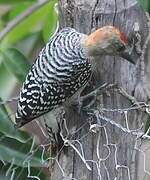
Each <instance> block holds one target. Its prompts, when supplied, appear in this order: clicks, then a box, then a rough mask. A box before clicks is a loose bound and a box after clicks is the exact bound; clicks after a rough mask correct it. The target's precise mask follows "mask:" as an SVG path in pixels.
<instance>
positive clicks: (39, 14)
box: [1, 2, 51, 48]
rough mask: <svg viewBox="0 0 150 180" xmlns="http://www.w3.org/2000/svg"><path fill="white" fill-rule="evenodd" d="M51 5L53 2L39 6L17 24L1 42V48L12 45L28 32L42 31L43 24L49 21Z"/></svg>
mask: <svg viewBox="0 0 150 180" xmlns="http://www.w3.org/2000/svg"><path fill="white" fill-rule="evenodd" d="M50 5H51V2H50V3H48V4H46V5H44V6H43V7H41V8H39V9H38V10H37V11H35V12H33V13H32V14H31V15H30V16H28V17H27V18H26V19H24V20H23V21H22V22H21V23H19V24H17V26H16V27H15V28H13V29H12V30H11V31H10V32H9V33H8V34H7V36H6V37H5V38H4V40H3V41H2V42H1V48H6V47H8V46H9V47H10V44H12V43H15V42H17V41H19V40H20V39H22V38H23V37H25V36H26V35H27V34H28V33H31V32H37V31H40V30H41V29H42V27H43V25H44V24H45V23H47V16H48V14H49V6H50Z"/></svg>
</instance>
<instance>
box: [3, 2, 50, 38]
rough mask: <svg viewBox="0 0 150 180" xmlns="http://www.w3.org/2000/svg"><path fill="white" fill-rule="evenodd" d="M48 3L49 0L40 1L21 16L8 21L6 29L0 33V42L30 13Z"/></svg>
mask: <svg viewBox="0 0 150 180" xmlns="http://www.w3.org/2000/svg"><path fill="white" fill-rule="evenodd" d="M48 2H50V0H43V1H40V2H38V3H36V4H34V5H33V6H31V7H30V8H29V9H27V10H26V11H24V12H23V13H22V14H20V15H19V16H18V17H16V18H15V19H14V20H12V21H10V22H9V23H8V25H7V26H6V28H4V29H3V31H1V32H0V41H2V40H3V39H4V37H5V36H6V35H7V34H8V32H9V31H11V30H12V29H13V28H14V27H15V26H16V25H17V24H19V23H21V21H22V20H24V19H25V18H27V17H28V16H29V15H30V14H31V13H33V12H34V11H36V10H37V9H38V8H40V7H41V6H43V5H45V4H46V3H48Z"/></svg>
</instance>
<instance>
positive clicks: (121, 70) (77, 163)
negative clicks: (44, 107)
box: [52, 0, 150, 180]
mask: <svg viewBox="0 0 150 180" xmlns="http://www.w3.org/2000/svg"><path fill="white" fill-rule="evenodd" d="M59 8H60V27H61V28H63V27H74V28H75V29H77V30H78V31H79V32H82V33H86V34H89V33H90V32H91V31H93V30H95V29H97V28H99V27H101V26H104V25H114V26H116V27H118V28H120V29H122V30H123V31H124V32H125V34H126V35H127V37H128V39H129V40H130V39H131V38H132V36H133V25H134V23H135V22H138V23H139V25H140V33H141V35H142V40H143V41H144V40H145V38H146V36H147V19H146V16H145V13H144V11H143V9H141V7H140V6H139V5H138V3H137V1H136V0H60V1H59ZM145 56H146V57H145V64H146V67H147V68H146V72H145V76H146V77H147V78H148V77H149V76H150V72H149V71H148V67H149V62H148V58H147V57H148V53H147V54H146V55H145ZM110 59H111V60H110ZM140 71H141V70H140V63H139V60H137V64H136V65H135V66H134V65H132V64H130V63H128V62H127V61H125V60H119V57H105V58H102V59H101V61H100V63H99V65H98V67H97V70H96V72H95V73H94V75H93V79H92V83H91V84H90V87H92V88H95V87H99V86H100V85H102V84H103V83H105V82H107V83H113V84H117V85H119V86H121V87H123V88H124V90H126V91H127V92H128V94H130V95H132V96H135V97H136V99H137V100H138V101H140V102H141V101H146V100H147V95H146V93H145V91H144V90H143V84H142V81H141V75H140ZM100 105H101V106H102V107H105V108H125V107H130V106H131V105H132V103H131V101H130V100H128V99H127V98H126V97H124V96H122V95H120V94H119V93H117V92H113V91H111V92H110V95H109V96H108V95H106V94H103V95H102V96H101V97H100V98H99V101H98V103H97V106H99V107H100ZM105 115H107V117H109V118H110V119H113V120H115V121H116V122H117V123H119V124H121V125H123V126H126V125H125V118H124V114H123V113H122V114H121V113H107V114H105ZM127 115H128V123H129V128H130V129H138V128H139V127H140V126H141V124H142V122H144V123H145V120H146V119H147V115H146V114H145V113H144V112H142V111H131V112H129V113H128V114H127ZM87 119H88V116H87V115H86V113H83V112H81V113H80V114H77V113H76V111H75V110H73V109H72V108H70V109H68V112H67V124H68V128H69V130H70V133H71V132H72V131H73V129H79V127H80V126H83V124H84V123H85V122H87ZM106 130H107V135H108V139H107V138H106V133H105V132H104V129H103V128H102V129H101V131H100V141H99V142H100V146H99V153H100V157H101V158H106V156H107V155H108V153H109V152H108V149H109V150H110V154H109V156H108V158H107V159H106V160H105V161H102V160H101V162H100V163H101V166H100V169H99V170H100V172H99V173H100V175H101V179H102V180H107V179H110V180H114V179H115V177H117V179H119V180H128V179H129V175H128V171H127V169H126V168H118V169H117V166H116V165H117V164H118V165H125V166H127V167H128V168H129V170H130V177H131V179H132V180H135V179H138V178H139V179H141V177H140V176H139V175H138V173H137V172H138V162H139V161H138V159H139V153H138V151H136V150H134V146H135V137H132V135H127V134H125V133H124V132H122V131H121V130H120V129H119V128H117V127H114V126H112V125H111V124H107V126H106ZM84 135H86V136H84ZM97 137H98V133H90V132H89V124H88V123H87V124H86V125H85V126H84V127H83V128H81V129H80V130H79V131H78V133H76V134H75V136H74V137H73V139H79V138H81V140H80V142H81V144H82V147H83V150H84V153H85V159H88V160H93V162H88V164H89V165H90V167H91V168H92V171H89V170H88V169H87V167H86V166H85V164H84V163H83V162H82V161H81V158H80V157H79V155H78V154H77V153H76V152H75V151H74V150H73V149H72V148H71V147H68V148H67V152H65V153H64V152H63V151H62V152H61V154H60V157H59V163H60V165H61V167H62V168H63V170H64V172H65V174H64V175H63V173H62V172H61V171H60V168H59V167H58V165H57V163H56V164H55V167H54V172H53V175H52V180H56V179H57V180H62V179H63V178H64V177H63V176H65V178H64V179H67V177H68V179H69V177H70V179H71V178H75V179H78V180H97V179H99V178H98V171H97V168H96V164H95V162H96V161H98V157H97V153H96V147H97ZM106 140H108V142H106ZM106 144H107V146H109V148H107V146H106ZM108 144H110V145H108ZM112 144H115V145H116V146H114V145H112ZM76 146H77V145H76ZM116 147H117V149H116ZM77 148H78V149H79V146H77ZM115 150H117V156H115ZM115 157H117V164H116V159H115ZM140 166H142V167H143V166H144V164H142V165H140ZM108 174H109V175H108Z"/></svg>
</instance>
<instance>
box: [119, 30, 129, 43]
mask: <svg viewBox="0 0 150 180" xmlns="http://www.w3.org/2000/svg"><path fill="white" fill-rule="evenodd" d="M119 34H120V38H121V40H123V41H124V42H125V43H126V44H128V40H127V38H126V36H125V35H124V33H123V32H122V31H121V30H119Z"/></svg>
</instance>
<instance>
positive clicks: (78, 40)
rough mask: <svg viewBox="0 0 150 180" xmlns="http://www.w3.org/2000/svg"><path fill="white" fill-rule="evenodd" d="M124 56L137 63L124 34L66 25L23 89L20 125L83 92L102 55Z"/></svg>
mask: <svg viewBox="0 0 150 180" xmlns="http://www.w3.org/2000/svg"><path fill="white" fill-rule="evenodd" d="M105 55H109V56H120V57H123V58H125V59H127V60H128V61H129V62H131V63H134V61H133V60H132V59H131V57H130V54H129V45H128V41H127V38H126V37H125V35H124V33H123V32H122V31H121V30H119V29H117V28H116V27H113V26H104V27H102V28H100V29H98V30H96V31H95V32H93V33H91V34H90V35H85V34H82V33H79V32H77V31H76V30H75V29H73V28H64V29H62V30H61V31H60V32H58V33H56V34H55V35H54V36H53V37H52V38H51V39H50V41H49V42H48V43H47V44H46V46H45V47H44V48H43V49H42V50H41V52H40V53H39V55H38V57H37V58H36V60H35V62H34V63H33V65H32V67H31V69H30V71H29V73H28V74H27V76H26V79H25V82H24V83H23V87H22V89H21V92H20V99H19V101H18V105H17V112H16V115H15V119H16V125H15V126H16V127H17V128H20V127H22V126H23V125H25V124H27V123H29V122H30V121H32V120H33V119H36V118H38V117H40V116H42V115H44V114H46V113H48V112H51V111H53V110H56V109H57V108H59V107H60V106H63V104H65V103H67V102H69V101H71V99H72V98H73V97H75V96H77V94H79V92H81V91H82V90H83V89H84V87H85V86H86V84H87V83H88V81H89V79H90V77H91V75H92V72H93V71H94V69H95V67H96V64H97V63H98V62H99V60H100V59H101V57H102V56H105Z"/></svg>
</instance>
